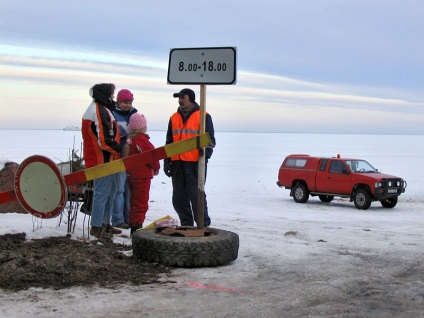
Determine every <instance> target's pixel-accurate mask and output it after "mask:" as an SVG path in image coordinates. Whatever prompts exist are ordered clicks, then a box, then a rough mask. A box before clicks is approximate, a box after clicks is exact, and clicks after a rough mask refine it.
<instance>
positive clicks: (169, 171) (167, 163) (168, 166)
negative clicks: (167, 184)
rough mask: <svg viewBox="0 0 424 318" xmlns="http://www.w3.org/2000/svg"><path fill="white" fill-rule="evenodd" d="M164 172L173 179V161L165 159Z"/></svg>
mask: <svg viewBox="0 0 424 318" xmlns="http://www.w3.org/2000/svg"><path fill="white" fill-rule="evenodd" d="M163 172H165V175H166V176H167V177H171V175H172V167H171V159H169V158H165V159H164V160H163Z"/></svg>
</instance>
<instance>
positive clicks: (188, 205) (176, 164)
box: [172, 160, 211, 226]
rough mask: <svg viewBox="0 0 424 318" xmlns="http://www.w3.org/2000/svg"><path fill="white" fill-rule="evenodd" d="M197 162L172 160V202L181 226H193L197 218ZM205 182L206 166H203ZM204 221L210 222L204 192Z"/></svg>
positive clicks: (208, 223) (207, 223) (206, 223)
mask: <svg viewBox="0 0 424 318" xmlns="http://www.w3.org/2000/svg"><path fill="white" fill-rule="evenodd" d="M197 166H198V164H197V162H186V161H181V160H177V161H172V187H173V192H172V204H173V206H174V209H175V211H176V212H177V214H178V217H179V218H180V222H181V225H182V226H193V225H194V221H195V220H196V219H197V200H198V175H197V171H198V169H197ZM205 182H206V166H205ZM204 218H205V223H204V226H209V225H210V224H211V219H210V218H209V215H208V205H207V202H206V194H205V211H204ZM196 223H197V222H196Z"/></svg>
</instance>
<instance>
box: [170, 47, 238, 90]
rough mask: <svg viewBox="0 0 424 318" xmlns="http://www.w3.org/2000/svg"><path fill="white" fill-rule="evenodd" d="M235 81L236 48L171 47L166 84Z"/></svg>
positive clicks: (228, 83)
mask: <svg viewBox="0 0 424 318" xmlns="http://www.w3.org/2000/svg"><path fill="white" fill-rule="evenodd" d="M235 83H236V48H235V47H209V48H208V47H205V48H190V49H171V52H170V53H169V65H168V84H212V85H219V84H221V85H230V84H235Z"/></svg>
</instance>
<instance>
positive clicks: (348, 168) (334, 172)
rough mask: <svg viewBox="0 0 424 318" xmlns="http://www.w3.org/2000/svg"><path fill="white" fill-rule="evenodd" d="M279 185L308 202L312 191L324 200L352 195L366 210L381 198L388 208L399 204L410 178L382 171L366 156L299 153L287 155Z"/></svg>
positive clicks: (279, 176)
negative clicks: (359, 157)
mask: <svg viewBox="0 0 424 318" xmlns="http://www.w3.org/2000/svg"><path fill="white" fill-rule="evenodd" d="M277 185H278V186H279V187H285V188H286V189H289V190H290V196H292V197H293V199H294V201H295V202H297V203H305V202H306V201H308V199H309V195H311V196H318V197H319V199H320V200H321V201H322V202H331V201H332V200H333V199H334V197H336V196H337V197H345V198H350V202H352V201H353V202H354V203H355V206H356V208H358V209H361V210H366V209H368V208H369V207H370V205H371V202H372V201H380V202H381V205H382V206H383V207H385V208H393V207H395V206H396V204H397V201H398V196H399V195H401V194H402V193H404V192H405V188H406V181H405V180H403V179H402V178H399V177H395V176H391V175H388V174H383V173H380V172H378V170H377V169H375V168H374V167H373V166H372V165H371V164H369V163H368V162H367V161H365V160H362V159H353V158H340V156H339V155H338V156H337V157H336V158H334V157H333V158H321V157H311V156H309V155H303V154H302V155H300V154H299V155H290V156H287V157H286V158H285V159H284V161H283V163H282V164H281V167H280V170H279V173H278V182H277Z"/></svg>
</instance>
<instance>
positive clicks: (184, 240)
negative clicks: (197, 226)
mask: <svg viewBox="0 0 424 318" xmlns="http://www.w3.org/2000/svg"><path fill="white" fill-rule="evenodd" d="M207 230H208V231H209V232H210V233H211V235H210V236H202V237H176V236H167V235H162V234H160V233H159V230H158V229H156V228H153V229H145V230H140V231H136V232H135V233H133V235H132V247H133V255H134V256H135V257H137V258H139V259H140V260H141V261H144V262H148V263H159V264H164V265H168V266H176V267H201V266H219V265H225V264H228V263H230V262H232V261H234V260H236V259H237V256H238V248H239V236H238V235H237V234H236V233H233V232H229V231H225V230H219V229H215V228H207Z"/></svg>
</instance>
